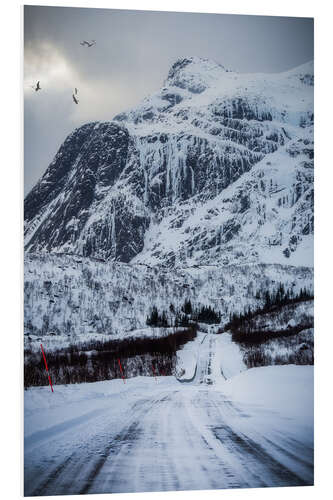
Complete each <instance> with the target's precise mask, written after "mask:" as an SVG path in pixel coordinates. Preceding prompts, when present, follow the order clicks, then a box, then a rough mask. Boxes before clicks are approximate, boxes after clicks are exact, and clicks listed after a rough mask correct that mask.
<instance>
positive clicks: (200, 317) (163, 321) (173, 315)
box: [146, 299, 221, 327]
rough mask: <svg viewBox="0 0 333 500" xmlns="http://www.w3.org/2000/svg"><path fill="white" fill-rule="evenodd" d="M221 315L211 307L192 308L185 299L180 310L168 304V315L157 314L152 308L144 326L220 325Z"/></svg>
mask: <svg viewBox="0 0 333 500" xmlns="http://www.w3.org/2000/svg"><path fill="white" fill-rule="evenodd" d="M220 321H221V313H220V312H219V311H215V309H213V308H212V307H211V306H201V307H193V306H192V303H191V300H190V299H186V300H185V302H184V304H183V305H182V307H181V309H180V310H176V309H175V306H174V305H173V304H170V307H169V313H167V312H166V311H164V310H163V311H161V312H159V311H158V309H157V307H156V306H153V308H152V311H151V313H150V314H149V315H148V316H147V320H146V324H147V325H148V326H153V327H168V326H175V327H179V326H188V325H189V324H190V322H199V323H208V324H213V323H220Z"/></svg>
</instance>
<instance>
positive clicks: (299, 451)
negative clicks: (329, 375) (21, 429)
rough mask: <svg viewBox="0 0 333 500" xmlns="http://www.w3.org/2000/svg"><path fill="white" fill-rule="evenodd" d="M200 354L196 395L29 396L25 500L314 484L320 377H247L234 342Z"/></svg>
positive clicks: (214, 344) (165, 390) (166, 387)
mask: <svg viewBox="0 0 333 500" xmlns="http://www.w3.org/2000/svg"><path fill="white" fill-rule="evenodd" d="M200 340H201V342H200ZM191 344H192V345H191V347H187V348H185V349H184V353H185V352H186V351H188V357H187V358H186V355H184V356H183V357H182V361H183V365H184V366H185V367H186V368H187V367H189V368H188V369H190V368H191V366H193V362H192V361H188V360H189V359H191V356H190V352H191V351H193V352H192V354H194V353H196V356H197V358H196V359H197V368H196V374H195V376H194V379H193V381H192V382H191V383H180V382H179V381H178V380H176V379H175V378H174V377H156V378H153V377H136V378H132V379H129V380H126V382H125V383H124V382H123V381H122V380H121V379H118V380H112V381H105V382H96V383H91V384H80V385H70V386H56V387H55V392H54V393H51V391H50V389H49V388H48V387H39V388H31V389H28V390H27V391H25V494H26V495H51V494H78V493H111V492H135V491H168V490H184V489H211V488H214V489H216V488H241V487H261V486H286V485H289V486H290V485H305V484H307V485H309V484H312V483H313V367H310V366H279V367H265V368H255V369H251V370H247V371H242V372H241V373H239V372H240V371H241V370H243V368H244V367H243V365H242V362H241V354H240V352H239V351H238V350H237V346H236V345H234V344H232V342H231V338H230V336H227V335H220V336H219V335H213V334H210V333H209V334H201V339H200V336H199V337H198V339H196V341H195V342H192V343H191ZM186 359H187V360H186ZM232 360H234V363H233V362H232ZM188 373H189V372H188ZM227 374H228V375H229V376H230V377H231V378H228V377H227ZM232 375H233V376H232Z"/></svg>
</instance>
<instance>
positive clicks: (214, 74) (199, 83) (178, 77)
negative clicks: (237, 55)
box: [166, 56, 227, 94]
mask: <svg viewBox="0 0 333 500" xmlns="http://www.w3.org/2000/svg"><path fill="white" fill-rule="evenodd" d="M226 71H227V70H226V69H225V68H224V66H222V64H219V63H217V62H216V61H214V60H212V59H208V58H203V57H198V56H187V57H181V58H179V59H177V60H176V61H175V62H174V63H173V65H172V66H171V68H170V70H169V74H168V77H167V80H166V84H167V85H171V86H175V87H180V88H182V89H187V90H189V91H190V92H192V93H194V94H200V93H201V92H204V91H205V90H206V88H208V87H209V86H210V84H211V82H212V80H215V79H217V78H218V77H219V76H221V73H224V72H226Z"/></svg>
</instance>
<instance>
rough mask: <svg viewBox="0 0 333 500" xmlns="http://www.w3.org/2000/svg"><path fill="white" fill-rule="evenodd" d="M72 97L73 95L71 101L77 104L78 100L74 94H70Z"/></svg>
mask: <svg viewBox="0 0 333 500" xmlns="http://www.w3.org/2000/svg"><path fill="white" fill-rule="evenodd" d="M72 97H73V101H74V102H75V104H79V101H78V100H77V99H76V97H75V95H74V94H72Z"/></svg>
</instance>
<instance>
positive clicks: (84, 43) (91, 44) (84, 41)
mask: <svg viewBox="0 0 333 500" xmlns="http://www.w3.org/2000/svg"><path fill="white" fill-rule="evenodd" d="M80 45H82V46H83V47H84V46H85V45H86V46H87V47H92V46H93V45H96V40H91V42H87V40H82V42H80Z"/></svg>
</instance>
